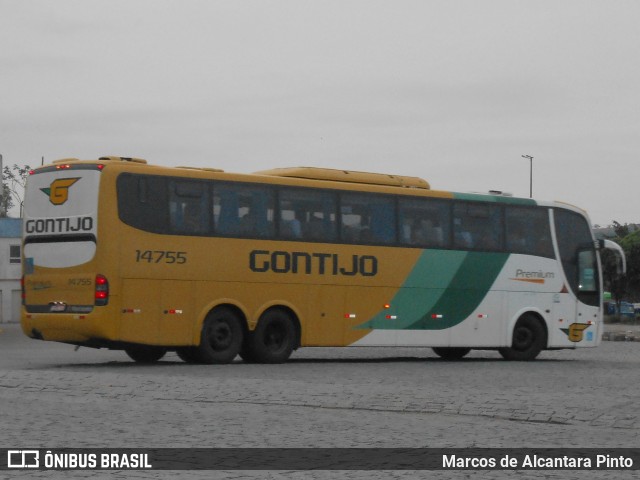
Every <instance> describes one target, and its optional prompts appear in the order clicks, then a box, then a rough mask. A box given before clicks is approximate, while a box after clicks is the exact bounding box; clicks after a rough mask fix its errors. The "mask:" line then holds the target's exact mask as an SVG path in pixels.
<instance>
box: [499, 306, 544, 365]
mask: <svg viewBox="0 0 640 480" xmlns="http://www.w3.org/2000/svg"><path fill="white" fill-rule="evenodd" d="M546 344H547V332H546V330H545V328H544V326H543V325H542V323H541V322H540V320H539V319H538V318H537V317H536V316H534V315H531V314H527V315H523V316H522V317H521V318H520V319H519V320H518V321H517V322H516V326H515V328H514V329H513V340H512V343H511V346H510V347H508V348H499V349H498V352H500V355H502V357H503V358H504V359H505V360H518V361H528V360H533V359H534V358H536V357H537V356H538V354H539V353H540V352H541V351H542V349H543V348H544V347H545V346H546Z"/></svg>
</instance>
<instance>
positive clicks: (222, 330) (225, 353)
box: [180, 308, 243, 364]
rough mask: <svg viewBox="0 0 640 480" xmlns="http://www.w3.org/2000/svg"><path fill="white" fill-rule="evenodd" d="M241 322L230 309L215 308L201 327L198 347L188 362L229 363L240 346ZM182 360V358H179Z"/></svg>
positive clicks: (241, 335)
mask: <svg viewBox="0 0 640 480" xmlns="http://www.w3.org/2000/svg"><path fill="white" fill-rule="evenodd" d="M242 337H243V334H242V320H241V319H240V317H239V316H238V314H236V313H235V312H234V311H233V310H231V309H230V308H217V309H215V310H213V311H212V312H210V313H209V315H207V318H205V320H204V323H203V325H202V332H201V334H200V345H198V346H197V347H194V350H193V356H192V355H191V354H189V355H188V357H189V359H190V360H195V361H197V362H200V363H207V364H214V363H229V362H231V361H232V360H233V359H234V358H236V355H238V352H239V351H240V347H241V346H242ZM180 358H182V357H180Z"/></svg>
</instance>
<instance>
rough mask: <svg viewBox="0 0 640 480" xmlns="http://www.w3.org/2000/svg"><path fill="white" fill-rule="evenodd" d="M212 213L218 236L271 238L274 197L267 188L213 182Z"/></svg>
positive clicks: (272, 233) (273, 229) (273, 228)
mask: <svg viewBox="0 0 640 480" xmlns="http://www.w3.org/2000/svg"><path fill="white" fill-rule="evenodd" d="M213 211H214V222H215V232H216V234H218V235H223V236H239V237H265V238H271V237H273V236H274V232H275V227H274V195H273V190H272V189H270V188H266V187H257V186H256V187H254V186H250V185H237V184H231V183H223V182H220V183H216V184H215V185H214V205H213Z"/></svg>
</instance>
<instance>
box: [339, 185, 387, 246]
mask: <svg viewBox="0 0 640 480" xmlns="http://www.w3.org/2000/svg"><path fill="white" fill-rule="evenodd" d="M340 204H341V212H340V213H341V215H340V223H341V226H340V231H341V237H342V240H343V241H345V242H347V243H374V244H392V243H395V241H396V215H395V205H394V200H393V199H392V198H390V197H386V196H383V195H367V194H357V193H356V194H351V193H343V194H342V195H341V202H340Z"/></svg>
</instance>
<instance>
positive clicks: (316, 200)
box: [278, 188, 337, 241]
mask: <svg viewBox="0 0 640 480" xmlns="http://www.w3.org/2000/svg"><path fill="white" fill-rule="evenodd" d="M279 204H280V205H279V206H280V208H279V212H280V219H279V221H278V226H279V229H280V230H279V237H280V238H283V239H285V240H287V239H294V240H295V239H303V240H312V241H333V240H335V239H336V237H337V232H336V195H335V194H334V193H332V192H327V191H315V190H302V189H295V188H282V189H281V190H280V195H279Z"/></svg>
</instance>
